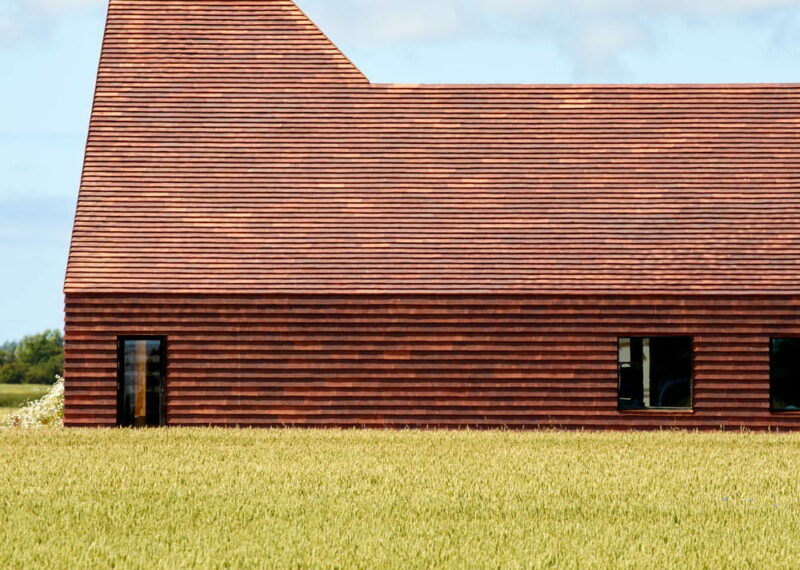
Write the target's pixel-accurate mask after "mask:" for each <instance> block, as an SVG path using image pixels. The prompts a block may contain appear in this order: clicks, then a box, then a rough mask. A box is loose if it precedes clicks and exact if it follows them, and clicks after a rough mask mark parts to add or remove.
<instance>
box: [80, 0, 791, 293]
mask: <svg viewBox="0 0 800 570" xmlns="http://www.w3.org/2000/svg"><path fill="white" fill-rule="evenodd" d="M798 126H800V85H635V86H619V85H605V86H575V85H562V86H552V85H550V86H548V85H394V84H372V83H370V82H369V81H368V80H367V78H366V77H364V76H363V74H361V72H359V71H358V70H357V69H356V68H355V66H353V64H352V63H351V62H350V61H348V60H347V58H346V57H345V56H344V55H343V54H342V53H341V52H340V51H339V50H338V49H337V48H336V46H335V45H334V44H333V43H331V42H330V41H329V40H328V39H327V38H326V37H325V36H324V35H323V34H322V32H320V31H319V30H318V29H317V27H316V26H315V25H314V24H313V23H312V22H311V21H310V20H309V19H308V18H307V17H306V16H305V15H304V14H303V13H302V12H301V11H300V10H299V9H298V8H297V7H296V6H295V5H294V4H293V3H292V2H291V1H290V0H258V1H256V0H225V1H224V2H220V1H219V0H170V1H169V2H156V1H152V0H112V1H111V5H110V9H109V17H108V25H107V30H106V36H105V41H104V46H103V52H102V56H101V61H100V70H99V75H98V83H97V92H96V98H95V103H94V108H93V113H92V120H91V127H90V132H89V137H88V142H87V148H86V159H85V166H84V173H83V179H82V184H81V191H80V198H79V201H78V208H77V215H76V219H75V227H74V234H73V239H72V246H71V251H70V258H69V265H68V271H67V283H66V290H67V292H70V293H80V292H89V291H105V292H108V293H164V294H171V293H176V292H189V293H196V294H219V293H230V294H234V293H241V294H251V293H263V294H275V293H319V292H325V293H332V294H336V293H342V292H362V293H365V294H369V293H373V292H379V291H383V292H397V293H423V292H424V293H431V294H434V293H443V292H450V293H468V292H477V293H505V292H508V291H516V292H519V293H537V294H548V293H551V294H555V293H575V292H577V291H583V292H585V293H587V294H592V293H593V294H600V293H604V292H607V291H618V292H628V293H631V294H635V293H636V292H640V291H651V292H654V293H662V294H668V293H675V292H677V291H681V292H682V291H695V292H698V293H717V294H723V293H724V294H738V293H741V292H748V293H764V294H768V293H773V294H798V293H800V259H798V256H797V251H798V250H800V129H799V128H798ZM643 275H646V276H647V278H646V279H642V278H641V276H643Z"/></svg>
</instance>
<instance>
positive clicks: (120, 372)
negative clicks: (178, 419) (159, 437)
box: [116, 334, 169, 428]
mask: <svg viewBox="0 0 800 570" xmlns="http://www.w3.org/2000/svg"><path fill="white" fill-rule="evenodd" d="M129 340H157V341H159V342H160V343H161V348H160V350H159V361H160V363H161V366H160V368H161V370H160V371H159V372H160V374H161V386H159V388H160V391H161V398H160V399H161V402H160V403H161V405H160V406H159V408H160V409H159V410H158V419H159V423H158V426H148V427H164V426H166V425H167V358H168V354H169V351H168V350H167V342H168V337H167V335H159V334H129V335H118V336H117V418H116V423H117V427H120V428H122V427H130V426H123V424H122V405H123V393H122V386H123V383H124V382H125V378H124V375H125V367H124V366H122V363H123V362H124V359H125V342H126V341H129Z"/></svg>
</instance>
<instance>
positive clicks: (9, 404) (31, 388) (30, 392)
mask: <svg viewBox="0 0 800 570" xmlns="http://www.w3.org/2000/svg"><path fill="white" fill-rule="evenodd" d="M49 389H50V386H44V385H40V384H0V420H2V419H3V418H5V417H6V416H8V415H9V414H12V413H14V412H15V411H16V410H17V409H18V408H19V407H20V406H21V405H22V404H25V403H27V402H30V401H31V400H38V399H39V398H41V397H42V396H44V395H45V394H46V393H47V391H48V390H49Z"/></svg>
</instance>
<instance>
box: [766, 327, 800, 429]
mask: <svg viewBox="0 0 800 570" xmlns="http://www.w3.org/2000/svg"><path fill="white" fill-rule="evenodd" d="M774 340H796V341H798V342H800V335H797V334H788V335H783V336H770V337H769V339H768V340H767V351H768V352H769V370H768V371H767V373H768V374H769V394H768V396H767V397H768V399H769V413H770V414H777V415H780V416H782V415H784V414H800V410H782V409H780V408H775V407H773V405H772V394H773V392H772V391H773V388H774V384H773V380H772V366H773V364H774V358H775V355H774V354H773V353H772V341H774Z"/></svg>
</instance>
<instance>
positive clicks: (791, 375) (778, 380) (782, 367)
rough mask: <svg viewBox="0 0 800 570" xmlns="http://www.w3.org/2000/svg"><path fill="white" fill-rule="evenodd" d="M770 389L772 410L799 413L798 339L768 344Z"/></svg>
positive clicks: (775, 339)
mask: <svg viewBox="0 0 800 570" xmlns="http://www.w3.org/2000/svg"><path fill="white" fill-rule="evenodd" d="M770 388H771V389H770V400H771V407H772V409H773V410H775V411H778V412H791V411H800V338H773V339H772V341H771V342H770Z"/></svg>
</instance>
